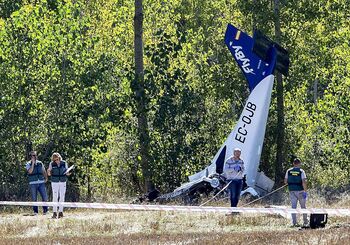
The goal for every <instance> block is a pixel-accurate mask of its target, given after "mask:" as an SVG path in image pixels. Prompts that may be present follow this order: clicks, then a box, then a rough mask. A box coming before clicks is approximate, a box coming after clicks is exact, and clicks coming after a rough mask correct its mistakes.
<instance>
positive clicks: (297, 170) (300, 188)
mask: <svg viewBox="0 0 350 245" xmlns="http://www.w3.org/2000/svg"><path fill="white" fill-rule="evenodd" d="M284 183H285V184H288V190H289V196H290V201H291V203H292V208H295V209H296V208H297V205H298V202H299V204H300V207H301V208H306V198H307V184H306V174H305V171H304V170H303V169H301V161H300V160H299V159H298V158H295V159H294V160H293V167H292V168H290V169H288V170H287V172H286V175H285V178H284ZM303 221H304V225H303V226H308V220H307V214H303ZM292 222H293V226H298V223H297V217H296V214H295V213H294V214H292Z"/></svg>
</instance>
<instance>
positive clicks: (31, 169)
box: [26, 151, 48, 215]
mask: <svg viewBox="0 0 350 245" xmlns="http://www.w3.org/2000/svg"><path fill="white" fill-rule="evenodd" d="M29 156H30V161H29V162H27V163H26V170H27V175H28V181H29V186H30V192H31V196H32V201H34V202H36V201H37V200H38V199H37V198H38V192H39V193H40V195H41V200H42V201H43V202H47V192H46V186H45V183H46V182H47V173H46V170H45V167H44V164H43V163H42V162H41V161H39V160H38V156H37V153H36V151H31V152H30V153H29ZM47 210H48V207H47V206H43V214H44V215H45V214H46V213H47ZM33 211H34V215H37V214H38V212H39V210H38V206H33Z"/></svg>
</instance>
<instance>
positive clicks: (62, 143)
mask: <svg viewBox="0 0 350 245" xmlns="http://www.w3.org/2000/svg"><path fill="white" fill-rule="evenodd" d="M275 2H276V1H275ZM346 3H347V1H346V0H337V1H329V0H320V1H314V2H310V1H308V0H298V1H296V0H293V1H280V12H279V21H280V25H281V37H280V38H279V39H280V40H279V42H280V43H281V45H282V46H284V47H286V48H287V49H288V50H289V52H290V58H291V67H290V72H289V76H288V77H286V78H284V106H285V109H284V115H285V118H284V125H285V132H286V137H285V139H284V140H285V148H286V149H285V151H284V156H283V157H284V165H283V169H284V170H285V169H286V168H287V167H288V166H289V164H290V162H289V155H290V154H295V155H298V156H299V157H300V158H301V159H302V161H304V162H305V168H306V170H307V172H308V173H309V176H310V182H311V184H312V185H315V186H319V185H321V186H325V187H326V186H330V187H340V186H342V185H346V184H349V177H350V164H349V158H348V156H349V142H350V134H349V125H350V114H349V112H348V111H349V106H350V99H349V98H350V97H349V95H350V76H349V70H350V58H349V57H350V47H349V45H350V43H349V40H350V19H349V14H350V13H349V8H348V6H346ZM143 5H144V30H143V37H144V67H145V76H144V79H145V80H144V82H145V96H146V98H147V100H146V101H145V108H146V113H147V116H148V121H149V122H148V124H149V125H148V130H149V135H150V157H151V159H150V162H149V166H150V172H151V173H152V180H153V182H154V183H155V184H156V185H157V186H158V187H159V188H160V189H161V190H162V191H169V190H171V188H174V187H177V186H178V185H179V184H180V183H182V182H184V181H185V180H186V178H187V176H188V175H190V174H192V173H194V172H195V171H198V170H200V169H202V168H203V167H204V166H206V165H207V164H208V163H209V162H210V159H211V158H212V157H213V155H214V154H215V153H216V151H217V150H218V148H219V147H220V145H221V143H222V142H223V141H224V140H225V138H226V136H227V135H228V134H229V132H230V131H231V129H232V127H233V126H234V125H235V121H236V120H237V118H238V116H239V114H240V111H241V108H242V103H244V100H245V98H246V97H247V94H248V90H247V86H246V83H245V80H244V79H243V76H242V74H241V72H240V71H239V69H238V67H237V66H236V64H235V63H234V61H233V59H232V57H231V55H230V54H229V52H228V50H227V48H226V47H225V45H224V43H223V37H224V32H225V28H226V25H227V23H233V24H234V25H236V26H238V27H240V28H241V29H243V30H245V31H247V32H248V33H251V32H252V29H253V25H254V26H256V27H257V28H259V29H261V30H262V31H263V32H264V33H266V34H267V35H268V36H270V37H272V38H274V37H275V28H274V25H275V16H274V10H273V8H274V4H273V1H270V0H269V1H268V0H249V1H235V0H231V1H227V0H216V1H205V0H172V1H170V0H162V1H154V0H144V1H143ZM133 17H134V1H130V0H103V1H102V0H101V1H100V0H61V1H60V0H36V1H34V0H22V1H21V0H16V1H14V0H0V138H1V143H0V179H1V186H0V199H6V200H9V199H15V198H18V199H23V198H24V197H25V196H26V195H27V182H26V174H25V169H24V163H25V161H26V160H27V156H28V152H29V151H30V150H32V149H34V150H37V151H38V153H39V159H40V160H42V161H43V162H44V163H45V164H46V165H48V163H49V158H50V156H51V154H52V152H54V151H58V152H60V153H61V154H62V155H63V157H64V158H65V159H66V160H67V161H68V163H69V164H75V165H76V166H77V168H76V171H75V174H74V175H73V177H72V178H71V181H70V185H71V188H69V191H70V192H71V193H70V195H69V198H71V199H79V198H83V199H90V198H94V197H108V196H110V195H113V194H117V195H133V194H135V193H137V192H140V191H142V189H143V180H144V179H143V177H144V176H143V173H142V170H141V166H140V160H141V156H140V153H139V148H140V144H142V143H143V142H139V141H138V137H137V109H136V104H137V101H135V96H134V95H133V86H135V84H133V83H134V81H135V79H134V78H135V74H134V51H133V46H134V44H133V30H134V29H133ZM276 110H277V108H276V94H275V93H274V94H273V99H272V104H271V110H270V115H269V121H268V125H267V131H266V139H265V144H264V150H263V154H262V158H261V159H262V164H261V169H262V170H264V172H265V173H266V174H267V175H268V176H269V177H272V178H274V177H275V166H274V165H275V158H276V124H277V114H276Z"/></svg>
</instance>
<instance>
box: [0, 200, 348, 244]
mask: <svg viewBox="0 0 350 245" xmlns="http://www.w3.org/2000/svg"><path fill="white" fill-rule="evenodd" d="M242 203H243V202H242ZM320 203H323V204H324V200H321V199H320V198H318V199H315V200H310V205H309V206H312V207H320V205H319V204H320ZM261 205H262V204H261V203H260V204H259V206H261ZM327 207H328V208H332V207H339V208H340V207H341V208H349V207H350V198H349V196H346V197H345V198H341V199H339V200H338V201H337V202H332V205H329V206H327ZM30 212H31V210H30V208H29V207H28V208H24V209H11V210H5V211H3V212H2V214H1V216H0V244H16V245H19V244H84V245H87V244H317V245H321V244H350V217H349V216H347V217H329V220H328V224H327V226H326V228H323V229H315V230H311V229H302V230H300V229H298V228H292V227H290V220H288V219H285V218H283V217H280V216H277V215H260V214H259V215H257V214H256V215H255V214H254V215H253V214H241V215H237V216H227V215H225V214H222V213H189V212H186V213H185V212H175V211H168V212H163V211H161V212H159V211H108V210H106V211H101V210H87V209H84V210H83V209H79V210H78V209H66V210H65V217H64V218H63V219H59V220H52V219H51V218H50V217H51V214H49V215H46V216H44V215H38V216H30V215H26V214H29V213H30Z"/></svg>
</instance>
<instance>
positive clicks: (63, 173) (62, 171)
mask: <svg viewBox="0 0 350 245" xmlns="http://www.w3.org/2000/svg"><path fill="white" fill-rule="evenodd" d="M67 170H68V164H67V162H66V161H64V160H62V157H61V155H60V154H59V153H57V152H55V153H53V154H52V157H51V162H50V165H49V168H48V170H47V172H48V175H49V176H51V187H52V202H55V203H57V202H58V203H59V205H58V212H59V213H58V218H63V204H62V203H64V200H65V195H66V189H67V185H66V184H67V176H68V175H70V173H69V172H67ZM52 218H53V219H56V218H57V205H53V214H52Z"/></svg>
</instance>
